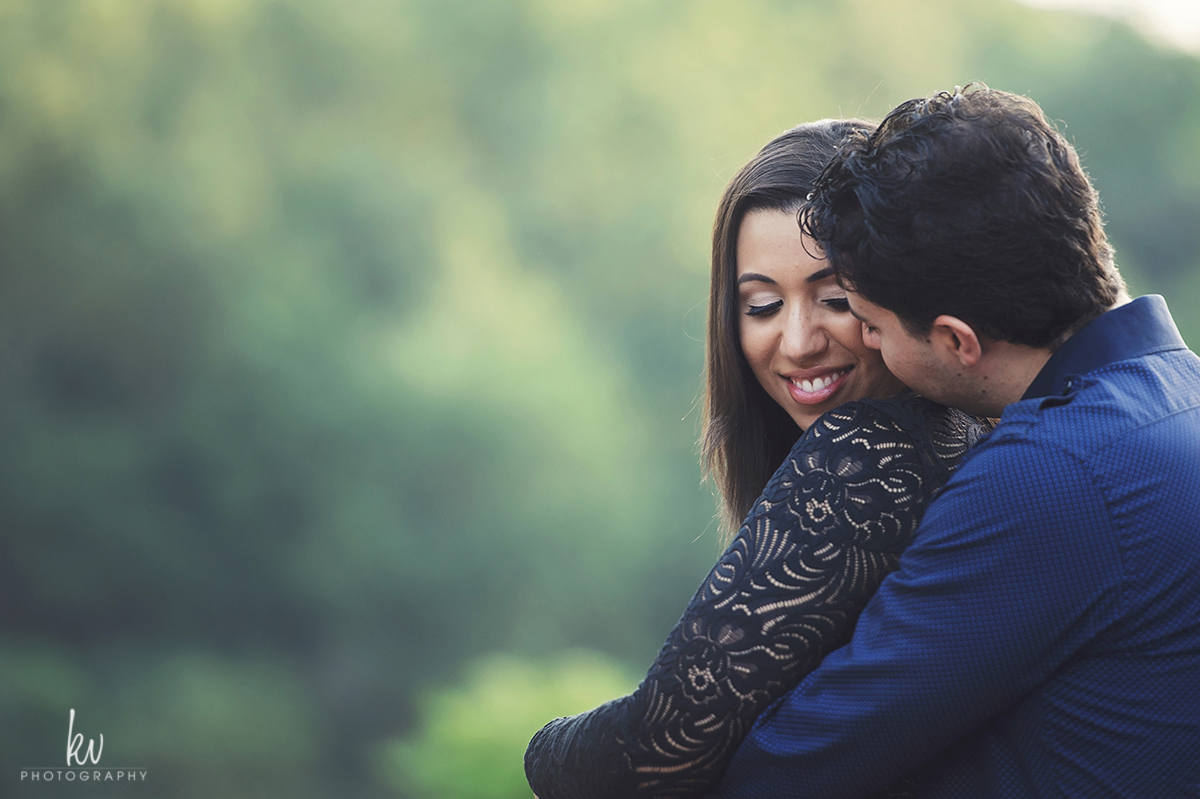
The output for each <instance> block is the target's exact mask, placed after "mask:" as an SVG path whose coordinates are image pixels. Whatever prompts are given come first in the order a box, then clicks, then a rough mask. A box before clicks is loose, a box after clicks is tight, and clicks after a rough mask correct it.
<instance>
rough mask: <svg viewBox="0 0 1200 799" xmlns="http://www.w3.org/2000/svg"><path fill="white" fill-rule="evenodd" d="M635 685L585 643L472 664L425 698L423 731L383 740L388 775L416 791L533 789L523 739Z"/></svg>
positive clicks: (501, 795) (521, 792)
mask: <svg viewBox="0 0 1200 799" xmlns="http://www.w3.org/2000/svg"><path fill="white" fill-rule="evenodd" d="M636 685H637V681H636V680H632V679H630V678H629V676H628V675H627V674H626V673H625V669H624V668H623V667H622V666H621V665H620V664H619V663H617V662H615V661H613V660H612V659H611V658H608V657H605V656H604V655H601V654H599V653H595V652H589V651H587V650H571V651H568V652H564V653H562V654H560V655H559V656H557V657H555V658H553V659H551V660H550V661H549V662H546V663H532V662H530V661H529V660H527V659H522V658H517V657H514V656H512V655H496V656H491V657H485V658H482V659H480V660H478V661H476V662H475V663H473V664H472V667H471V669H470V673H469V674H468V676H467V678H466V680H465V682H464V684H463V685H462V686H461V687H454V688H446V689H441V690H438V691H435V692H433V693H431V694H429V695H427V696H426V697H425V698H424V701H423V702H422V709H421V714H420V715H421V725H420V730H421V731H420V733H419V734H418V735H416V736H414V737H412V738H409V739H403V740H397V741H393V742H391V743H389V744H388V745H387V746H385V747H384V748H383V749H382V750H381V752H380V755H379V760H378V768H379V771H380V773H381V775H382V777H383V779H384V780H385V781H387V782H389V783H391V784H393V785H395V786H396V787H397V788H399V789H401V790H407V791H410V792H411V794H412V795H414V796H419V797H440V799H520V797H527V796H529V785H528V784H527V783H526V782H525V770H524V768H523V767H522V764H523V759H524V754H525V744H526V743H527V742H528V741H529V739H530V738H532V737H533V735H534V733H536V732H537V731H538V730H539V729H541V728H542V725H544V724H545V723H546V722H547V721H549V720H550V719H553V718H557V717H558V716H570V715H574V714H575V713H581V712H583V711H584V710H588V709H589V708H593V707H595V706H596V705H599V704H601V703H602V702H605V701H607V700H609V699H614V698H616V697H618V696H622V695H624V694H627V693H629V692H631V691H632V690H633V689H634V688H635V687H636Z"/></svg>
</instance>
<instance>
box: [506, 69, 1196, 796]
mask: <svg viewBox="0 0 1200 799" xmlns="http://www.w3.org/2000/svg"><path fill="white" fill-rule="evenodd" d="M712 265H713V269H712V292H711V298H710V311H709V329H708V372H707V387H706V392H707V393H706V411H707V413H706V419H705V432H704V442H703V444H704V453H705V458H706V461H707V465H708V467H709V469H710V471H711V473H712V474H713V476H714V478H715V480H716V482H717V484H718V486H719V487H720V489H721V493H722V496H723V499H724V504H725V508H726V512H727V516H728V517H729V518H730V519H731V521H732V523H733V524H732V525H731V527H732V526H736V528H737V534H736V536H735V537H734V538H733V539H732V541H731V543H730V544H729V547H728V548H727V549H726V551H725V552H724V554H723V555H722V557H721V559H720V560H719V561H718V562H717V564H716V566H714V568H713V570H712V572H711V573H710V574H709V576H708V578H707V579H706V580H705V581H704V583H703V584H702V585H701V586H700V588H699V589H698V590H697V592H696V594H695V596H694V597H693V598H692V600H691V602H690V603H689V604H688V606H687V608H686V609H685V611H684V615H683V617H682V619H681V620H680V622H679V624H678V625H676V627H675V629H674V630H673V631H672V632H671V634H670V636H669V637H668V639H667V641H666V643H665V645H664V646H663V649H662V651H661V652H660V654H659V656H658V658H657V659H656V661H655V662H654V664H653V665H652V667H651V669H650V671H649V673H648V674H647V676H646V679H645V680H644V681H643V682H642V684H641V685H640V686H639V688H638V690H637V691H636V692H635V693H633V694H632V695H630V696H627V697H622V698H620V699H617V700H614V701H612V702H609V703H607V704H605V705H602V706H600V707H598V708H596V709H594V710H591V711H589V712H587V713H583V714H581V715H579V716H575V717H571V718H563V719H556V720H555V721H553V722H551V723H550V724H548V725H547V726H546V727H545V728H544V729H543V730H542V731H541V732H539V733H538V735H537V736H536V737H535V738H534V740H533V741H532V742H531V744H530V746H529V750H528V752H527V753H526V758H525V765H526V773H527V775H528V776H529V779H530V784H531V786H532V788H533V790H534V793H535V794H536V795H537V796H539V797H540V799H592V798H593V797H595V798H599V797H610V798H613V799H616V798H618V797H688V796H696V797H700V796H712V797H730V798H732V797H754V798H755V799H773V798H774V797H814V798H815V799H831V798H833V797H848V798H849V799H861V798H862V797H871V796H911V797H947V798H953V799H957V798H958V797H984V796H988V797H992V796H994V797H1051V796H1053V797H1059V796H1069V797H1089V799H1090V798H1092V797H1107V796H1122V797H1154V799H1162V798H1163V797H1183V796H1189V797H1194V796H1200V359H1197V357H1196V356H1195V355H1194V354H1193V353H1192V352H1190V351H1189V350H1188V349H1187V346H1186V345H1185V344H1184V342H1183V340H1182V339H1181V338H1180V335H1179V332H1178V330H1177V329H1176V327H1175V324H1174V322H1173V321H1172V319H1171V316H1170V314H1169V313H1168V311H1167V306H1166V304H1165V303H1164V301H1163V299H1162V298H1161V297H1157V296H1146V297H1141V298H1139V299H1135V300H1131V299H1130V298H1129V296H1128V294H1127V292H1126V288H1125V285H1124V282H1123V281H1122V279H1121V277H1120V275H1119V273H1118V272H1117V269H1116V267H1115V266H1114V264H1113V255H1112V250H1111V248H1110V247H1109V245H1108V243H1107V241H1106V239H1105V235H1104V230H1103V227H1102V224H1101V213H1100V209H1099V205H1098V199H1097V196H1096V192H1095V191H1094V189H1093V188H1092V186H1091V184H1090V182H1089V181H1088V179H1087V176H1086V175H1085V174H1084V172H1083V170H1082V169H1081V167H1080V165H1079V161H1078V158H1077V156H1076V154H1075V151H1074V150H1073V148H1072V147H1071V146H1070V145H1069V144H1068V143H1067V142H1066V141H1065V140H1064V139H1063V137H1062V136H1061V135H1059V133H1058V132H1057V131H1056V130H1055V129H1054V127H1053V126H1051V125H1050V124H1049V123H1048V122H1047V120H1046V118H1045V116H1044V115H1043V113H1042V111H1041V109H1040V108H1039V107H1038V106H1037V105H1036V104H1035V103H1034V102H1032V101H1031V100H1029V99H1027V98H1024V97H1020V96H1016V95H1012V94H1008V93H1005V92H1000V91H994V90H991V89H988V88H986V87H982V86H971V87H968V88H967V89H966V90H961V91H960V90H957V89H956V90H955V91H954V92H952V93H941V94H937V95H933V96H931V97H928V98H923V99H918V100H912V101H909V102H907V103H904V104H903V105H901V106H899V107H898V108H896V109H895V110H894V111H892V112H891V113H890V114H889V115H888V116H887V117H886V118H885V119H884V120H883V122H881V123H880V124H879V125H878V126H876V125H873V124H869V123H864V122H859V121H824V122H817V123H813V124H810V125H803V126H801V127H799V128H796V129H794V130H791V131H789V132H787V133H785V134H783V135H782V136H780V137H779V138H777V139H775V140H774V141H772V142H771V143H769V144H768V145H767V146H766V147H765V148H763V150H762V151H761V152H760V153H759V154H758V155H757V156H755V158H754V159H753V160H752V161H751V162H750V163H749V164H747V165H746V166H745V167H743V169H742V170H741V171H740V172H739V173H738V174H737V175H736V176H735V177H734V178H733V180H732V181H731V182H730V184H729V186H728V188H727V189H726V191H725V195H724V197H723V199H722V201H721V205H720V208H719V210H718V213H717V220H716V225H715V230H714V235H713V259H712Z"/></svg>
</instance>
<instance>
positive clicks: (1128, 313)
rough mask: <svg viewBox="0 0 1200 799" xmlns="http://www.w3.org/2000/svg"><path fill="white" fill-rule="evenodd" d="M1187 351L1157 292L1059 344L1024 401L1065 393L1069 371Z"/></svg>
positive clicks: (1104, 315)
mask: <svg viewBox="0 0 1200 799" xmlns="http://www.w3.org/2000/svg"><path fill="white" fill-rule="evenodd" d="M1175 349H1187V344H1185V343H1184V342H1183V337H1182V336H1180V335H1179V329H1178V328H1177V327H1175V320H1173V319H1172V318H1171V312H1170V311H1168V310H1167V302H1166V300H1164V299H1163V298H1162V297H1161V296H1159V295H1158V294H1147V295H1146V296H1145V297H1138V298H1137V299H1136V300H1133V301H1132V302H1128V303H1126V304H1124V305H1122V306H1120V307H1118V308H1113V309H1112V310H1111V311H1105V312H1104V313H1102V314H1100V316H1098V317H1096V318H1095V319H1093V320H1092V321H1090V322H1088V323H1087V324H1086V325H1084V326H1083V327H1081V328H1080V329H1079V331H1078V332H1077V333H1075V335H1073V336H1071V337H1070V338H1069V339H1067V340H1066V341H1065V342H1063V345H1062V346H1061V347H1059V348H1058V349H1057V350H1056V351H1055V352H1054V354H1053V355H1051V356H1050V360H1048V361H1046V364H1045V365H1044V366H1043V367H1042V370H1041V371H1040V372H1038V375H1037V377H1035V378H1034V379H1033V382H1032V383H1030V384H1029V388H1028V389H1026V390H1025V395H1024V396H1023V397H1021V399H1035V398H1037V397H1049V396H1054V395H1058V394H1062V393H1063V391H1064V389H1065V384H1066V379H1067V376H1068V375H1083V374H1087V373H1088V372H1091V371H1094V370H1096V369H1099V368H1100V367H1102V366H1107V365H1108V364H1110V363H1116V362H1117V361H1125V360H1129V359H1130V358H1137V357H1139V356H1142V355H1149V354H1151V353H1154V352H1163V351H1165V350H1175Z"/></svg>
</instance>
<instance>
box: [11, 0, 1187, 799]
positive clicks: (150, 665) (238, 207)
mask: <svg viewBox="0 0 1200 799" xmlns="http://www.w3.org/2000/svg"><path fill="white" fill-rule="evenodd" d="M971 80H982V81H985V82H987V83H989V84H990V85H992V86H995V87H998V88H1004V89H1008V90H1011V91H1016V92H1021V93H1025V94H1028V95H1030V96H1032V97H1033V98H1034V99H1036V100H1038V101H1039V102H1040V103H1041V104H1042V105H1043V107H1044V108H1045V109H1046V111H1047V112H1048V114H1049V115H1050V116H1051V117H1053V118H1055V119H1057V120H1061V123H1060V124H1061V126H1062V129H1063V130H1064V132H1065V133H1066V135H1067V136H1068V137H1069V138H1070V139H1071V140H1072V141H1073V142H1074V143H1075V144H1076V146H1077V147H1078V148H1079V150H1080V153H1081V156H1082V159H1083V162H1084V164H1085V166H1086V167H1087V168H1088V169H1089V171H1090V173H1091V174H1092V176H1093V178H1094V180H1095V182H1096V184H1097V185H1098V187H1099V189H1100V191H1101V195H1102V197H1103V200H1104V206H1105V209H1106V213H1107V218H1108V224H1109V231H1110V234H1111V237H1112V239H1113V240H1114V243H1115V245H1116V248H1117V252H1118V260H1119V263H1120V264H1121V266H1122V269H1123V271H1124V273H1125V274H1126V277H1127V279H1128V280H1129V281H1130V283H1131V284H1132V286H1133V287H1134V288H1135V289H1136V290H1137V291H1138V292H1139V293H1141V292H1147V291H1156V292H1160V293H1163V294H1166V295H1167V297H1168V300H1169V302H1170V303H1171V305H1172V308H1173V310H1174V312H1175V314H1176V319H1177V320H1178V322H1179V324H1180V326H1181V328H1182V329H1183V332H1184V336H1185V338H1187V339H1188V340H1189V341H1191V342H1193V343H1194V342H1198V341H1200V309H1198V308H1197V302H1196V301H1197V299H1198V298H1200V270H1198V269H1197V266H1200V224H1198V222H1200V158H1197V148H1198V146H1200V61H1198V59H1197V58H1196V57H1195V56H1193V55H1187V54H1183V53H1179V52H1173V51H1169V50H1165V49H1161V48H1160V47H1158V46H1156V45H1154V44H1151V43H1148V42H1146V41H1145V40H1143V39H1142V38H1140V37H1139V36H1138V35H1137V34H1136V33H1135V32H1134V31H1132V30H1131V29H1130V28H1128V27H1127V26H1125V25H1123V24H1119V23H1116V22H1111V21H1107V20H1102V19H1098V18H1088V17H1082V16H1076V15H1068V14H1062V13H1052V12H1045V11H1035V10H1032V9H1028V8H1025V7H1023V6H1019V5H1015V4H1013V3H1010V2H1000V1H998V0H920V1H919V2H918V1H917V0H844V1H842V2H830V1H829V0H809V1H807V2H805V1H803V0H795V1H793V2H783V1H782V0H739V2H736V3H734V2H729V1H728V0H725V1H723V2H717V0H505V1H501V0H386V2H385V1H384V0H25V2H20V1H18V0H0V796H6V797H7V796H16V797H31V798H32V797H64V796H70V797H84V796H87V797H106V796H130V797H138V796H145V797H151V796H153V797H156V799H157V798H161V797H179V798H180V799H190V798H191V797H195V798H196V799H201V797H203V798H204V799H209V797H214V796H220V797H223V798H224V799H247V798H249V797H282V796H287V797H290V799H308V798H309V797H314V798H315V797H338V798H339V799H357V798H358V797H364V798H365V797H372V798H374V797H412V799H426V798H427V799H459V798H460V797H461V798H463V799H467V798H468V797H479V798H480V799H492V798H494V799H509V797H527V796H529V793H528V789H527V788H526V787H525V786H524V782H523V778H522V776H521V767H520V762H519V760H520V753H521V752H522V750H523V748H524V743H525V741H526V740H527V739H528V738H529V736H530V735H531V734H532V733H533V732H534V731H535V730H536V729H537V727H538V726H540V724H541V723H542V722H544V721H545V720H547V719H549V718H550V717H552V716H554V715H559V714H563V713H569V712H575V711H578V710H582V709H584V708H586V707H589V706H591V705H593V704H595V703H597V702H599V701H601V700H603V699H605V698H607V697H611V696H614V695H616V694H619V693H621V692H623V691H626V690H629V689H630V688H631V687H632V686H633V685H634V684H636V681H637V675H638V672H639V670H641V669H644V668H645V666H646V665H647V664H648V662H649V661H650V659H651V658H652V657H653V656H654V654H655V652H656V651H657V647H658V645H659V644H660V643H661V641H662V639H663V637H664V636H665V635H666V633H667V631H668V630H669V629H670V627H671V625H672V623H673V622H674V620H675V619H676V617H677V615H678V613H679V611H680V609H681V608H682V606H683V605H684V603H685V602H686V601H687V599H688V597H689V596H690V595H691V592H692V590H693V588H694V586H695V585H696V584H697V583H698V581H699V579H700V578H701V576H702V575H703V574H704V573H705V572H706V571H707V569H708V567H709V565H710V564H711V562H712V561H713V560H714V558H715V557H716V555H717V553H718V543H717V542H718V538H719V534H718V530H717V525H716V523H715V521H714V519H713V514H714V500H713V496H712V493H711V491H710V489H709V488H708V487H707V486H705V485H703V484H702V483H701V480H700V471H699V467H698V465H697V457H696V448H695V439H696V435H697V433H698V407H697V400H698V396H699V385H700V377H701V370H702V356H703V343H702V340H703V333H704V316H705V311H704V307H705V301H706V294H707V268H708V265H707V252H708V237H709V230H710V225H711V220H712V214H713V211H714V208H715V205H716V202H717V198H718V196H719V194H720V191H721V189H722V188H723V186H724V184H725V182H726V181H727V180H728V179H729V178H730V177H731V176H732V174H733V173H734V171H735V170H736V169H737V167H738V166H739V165H740V164H741V163H743V162H744V161H745V160H746V159H747V158H749V157H750V156H751V155H752V154H753V153H754V152H755V151H756V150H757V149H758V148H759V147H760V146H761V145H762V144H763V143H765V142H766V141H767V140H768V139H769V138H771V137H772V136H774V135H775V134H777V133H779V132H781V131H782V130H784V129H786V128H788V127H791V126H792V125H794V124H797V123H799V122H802V121H806V120H811V119H816V118H821V117H829V116H850V115H858V116H879V115H882V114H883V113H885V112H886V111H887V110H888V109H889V108H891V107H892V106H893V105H895V104H896V103H898V102H900V101H902V100H905V99H908V98H909V97H912V96H917V95H922V94H926V93H929V92H931V91H936V90H940V89H947V88H950V87H952V86H953V85H955V84H963V83H966V82H969V81H971ZM72 708H73V709H75V710H76V713H77V717H76V722H75V725H76V726H75V730H76V732H82V733H84V734H85V736H87V737H89V738H93V737H97V736H98V735H99V734H103V735H104V737H105V745H104V750H103V761H102V765H104V766H106V767H122V766H140V767H144V768H145V769H146V770H147V772H148V775H147V783H146V784H145V785H140V784H139V785H126V786H121V787H120V788H113V787H110V786H106V785H103V784H102V785H94V784H93V785H86V786H85V785H81V784H63V783H54V784H50V783H42V784H33V783H30V782H29V781H27V780H26V781H21V779H20V771H21V769H23V768H28V767H44V766H59V765H61V764H62V763H63V756H64V739H65V737H66V727H67V720H68V713H69V710H70V709H72Z"/></svg>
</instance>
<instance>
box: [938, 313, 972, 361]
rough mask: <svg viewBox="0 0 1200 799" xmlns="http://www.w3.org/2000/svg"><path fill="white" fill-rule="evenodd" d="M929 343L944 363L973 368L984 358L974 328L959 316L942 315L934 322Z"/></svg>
mask: <svg viewBox="0 0 1200 799" xmlns="http://www.w3.org/2000/svg"><path fill="white" fill-rule="evenodd" d="M929 343H930V344H932V345H933V349H934V352H935V353H937V355H938V356H940V357H941V359H942V360H943V361H947V362H949V363H958V364H960V365H961V366H964V367H966V368H968V369H969V368H971V367H972V366H974V365H975V364H977V363H979V359H980V358H982V357H983V345H982V343H981V342H980V340H979V336H977V335H976V334H975V330H974V328H972V327H971V326H970V325H968V324H967V323H966V322H964V321H963V320H961V319H959V318H958V317H957V316H950V315H948V314H942V315H941V316H939V317H938V318H937V319H934V320H933V327H931V328H930V330H929Z"/></svg>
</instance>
